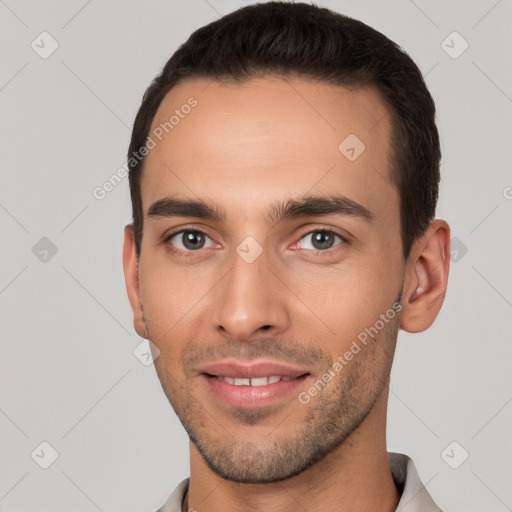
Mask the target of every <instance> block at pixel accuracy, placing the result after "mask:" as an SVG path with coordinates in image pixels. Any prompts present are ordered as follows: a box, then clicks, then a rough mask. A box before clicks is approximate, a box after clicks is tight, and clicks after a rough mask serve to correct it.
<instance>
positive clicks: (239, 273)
mask: <svg viewBox="0 0 512 512" xmlns="http://www.w3.org/2000/svg"><path fill="white" fill-rule="evenodd" d="M251 244H252V245H251ZM251 253H252V254H251ZM253 258H254V259H253ZM267 265H269V258H268V255H267V254H266V253H265V251H262V250H261V247H260V248H259V249H258V247H256V246H255V245H254V242H253V241H251V240H248V241H244V242H242V243H241V244H240V245H239V246H238V248H237V251H236V252H234V253H233V255H232V264H231V270H230V272H229V273H228V275H227V276H226V279H224V280H223V281H222V283H223V285H222V287H219V290H218V293H219V296H218V301H217V304H216V305H215V307H216V314H215V315H214V321H215V322H216V328H217V329H220V330H222V331H223V334H224V335H226V334H228V335H229V336H231V337H232V338H233V339H238V340H240V341H243V340H247V339H249V338H250V337H251V336H253V335H254V334H255V333H257V332H258V331H259V330H260V329H262V328H265V331H267V334H268V331H269V329H270V328H272V329H273V330H274V331H276V332H277V331H281V330H283V329H285V328H286V326H287V322H288V311H287V308H286V304H285V297H284V296H283V294H282V293H278V291H277V289H278V286H276V282H275V281H276V278H275V275H274V274H273V272H272V271H271V270H270V269H269V268H268V267H267Z"/></svg>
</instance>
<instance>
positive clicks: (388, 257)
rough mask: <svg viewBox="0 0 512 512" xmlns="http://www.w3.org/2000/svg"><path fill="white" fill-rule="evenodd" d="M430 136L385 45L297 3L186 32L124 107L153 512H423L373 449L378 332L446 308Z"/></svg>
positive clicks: (431, 129) (426, 111) (425, 105)
mask: <svg viewBox="0 0 512 512" xmlns="http://www.w3.org/2000/svg"><path fill="white" fill-rule="evenodd" d="M434 117H435V107H434V103H433V101H432V98H431V96H430V94H429V92H428V90H427V88H426V86H425V83H424V81H423V79H422V77H421V74H420V72H419V70H418V68H417V67H416V65H415V64H414V63H413V62H412V61H411V59H410V58H409V57H408V56H407V55H406V54H405V53H404V52H403V51H402V50H400V49H399V48H398V47H397V46H396V45H395V44H394V43H393V42H391V41H390V40H389V39H387V38H386V37H385V36H383V35H382V34H380V33H378V32H376V31H375V30H373V29H371V28H370V27H368V26H366V25H364V24H363V23H361V22H359V21H356V20H353V19H350V18H348V17H345V16H342V15H340V14H336V13H333V12H331V11H329V10H327V9H323V8H319V7H316V6H311V5H308V4H302V3H297V4H292V3H290V4H288V3H280V2H269V3H266V4H255V5H251V6H247V7H244V8H242V9H240V10H238V11H235V12H233V13H231V14H229V15H227V16H224V17H223V18H221V19H219V20H217V21H215V22H213V23H211V24H209V25H207V26H205V27H203V28H201V29H199V30H197V31H196V32H194V33H193V34H192V35H191V37H190V38H189V40H188V41H187V42H186V43H185V44H184V45H182V46H181V47H180V48H179V49H178V50H177V51H176V53H175V54H174V55H173V56H172V57H171V59H170V60H169V62H168V63H167V64H166V66H165V67H164V69H163V71H162V73H161V74H160V75H159V76H158V77H157V78H156V79H155V80H154V81H153V83H152V84H151V86H150V87H149V89H148V90H147V91H146V94H145V96H144V99H143V102H142V106H141V108H140V110H139V112H138V114H137V117H136V120H135V124H134V128H133V134H132V140H131V144H130V149H129V165H130V190H131V198H132V205H133V224H132V225H129V226H126V228H125V246H124V268H125V276H126V284H127V290H128V295H129V299H130V304H131V307H132V309H133V315H134V325H135V329H136V331H137V333H138V334H139V335H140V336H142V337H144V338H147V339H149V340H151V342H152V343H153V346H152V349H153V351H154V354H155V355H157V349H158V350H159V356H158V357H156V359H155V367H156V370H157V374H158V377H159V379H160V381H161V384H162V387H163V390H164V392H165V393H166V395H167V397H168V399H169V401H170V403H171V404H172V407H173V408H174V410H175V412H176V414H177V415H178V417H179V418H180V420H181V422H182V423H183V426H184V427H185V429H186V431H187V433H188V435H189V437H190V479H187V480H185V481H183V482H182V483H181V484H180V485H179V486H178V487H177V488H176V489H175V491H174V493H173V494H172V495H171V496H170V498H169V499H168V501H167V502H166V503H165V504H164V505H163V507H162V508H161V509H160V510H161V511H162V512H178V511H180V510H183V511H186V510H188V511H194V510H195V511H198V512H203V511H204V512H206V511H208V512H216V511H221V510H222V511H265V512H274V511H290V510H293V511H295V510H307V511H310V512H312V511H323V512H327V511H332V512H333V511H337V512H340V511H356V510H357V511H358V512H370V511H372V512H375V511H377V510H378V511H382V512H389V511H394V510H403V511H437V510H440V509H439V508H438V507H437V506H436V505H435V503H434V502H433V500H432V498H431V497H430V496H429V494H428V492H427V491H426V490H425V489H424V488H423V486H422V484H421V482H420V480H419V478H418V475H417V472H416V470H415V467H414V464H413V462H412V460H411V459H409V458H408V457H407V456H405V455H402V454H392V453H390V454H388V452H387V450H386V436H385V432H386V408H387V399H388V391H389V390H388V385H389V376H390V371H391V365H392V360H393V355H394V350H395V344H396V339H397V334H398V331H399V329H403V330H405V331H408V332H420V331H423V330H425V329H427V328H428V327H429V326H430V325H431V324H432V323H433V322H434V320H435V318H436V316H437V314H438V312H439V310H440V308H441V305H442V302H443V299H444V295H445V292H446V285H447V278H448V268H449V258H448V255H449V237H450V234H449V226H448V225H447V224H446V222H444V221H442V220H436V219H434V215H435V208H436V202H437V196H438V183H439V161H440V149H439V138H438V132H437V129H436V125H435V121H434Z"/></svg>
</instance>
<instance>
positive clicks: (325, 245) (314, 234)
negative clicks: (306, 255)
mask: <svg viewBox="0 0 512 512" xmlns="http://www.w3.org/2000/svg"><path fill="white" fill-rule="evenodd" d="M308 238H309V239H310V240H311V242H309V244H310V245H311V247H305V246H304V244H303V243H302V241H303V240H307V239H308ZM336 238H338V240H339V242H338V243H337V244H335V241H336ZM300 240H301V247H302V249H312V250H316V251H325V250H329V249H331V248H332V247H334V246H335V245H339V244H340V243H341V242H344V239H343V238H342V237H341V236H340V235H338V234H336V233H334V232H333V231H327V230H318V231H311V232H310V233H308V234H306V235H304V236H303V237H302V238H301V239H300Z"/></svg>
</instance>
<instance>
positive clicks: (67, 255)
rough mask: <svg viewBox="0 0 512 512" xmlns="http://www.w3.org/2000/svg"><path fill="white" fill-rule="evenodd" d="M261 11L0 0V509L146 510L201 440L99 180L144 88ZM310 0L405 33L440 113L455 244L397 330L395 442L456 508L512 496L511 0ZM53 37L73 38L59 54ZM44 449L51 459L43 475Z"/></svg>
mask: <svg viewBox="0 0 512 512" xmlns="http://www.w3.org/2000/svg"><path fill="white" fill-rule="evenodd" d="M247 3H250V2H243V3H241V2H240V1H239V0H238V1H235V0H233V1H231V0H208V1H207V0H188V1H186V2H185V1H176V2H169V1H167V2H163V1H157V0H151V1H144V2H142V1H133V2H121V1H112V0H111V1H103V2H100V1H99V0H92V1H91V0H89V1H84V0H73V1H67V2H63V1H61V2H58V1H46V2H36V1H35V0H33V1H15V0H0V45H1V63H0V109H1V117H0V130H1V131H0V141H1V142H0V151H1V154H0V166H1V171H0V172H1V188H0V226H1V247H2V251H1V253H0V263H1V264H0V315H1V319H0V321H1V323H0V325H1V354H0V379H1V385H0V461H1V462H0V510H2V511H13V512H21V511H24V512H25V511H45V510H47V511H49V510H52V511H54V512H60V511H69V510H74V511H84V512H88V511H95V510H101V511H105V512H106V511H121V510H123V511H148V512H151V511H154V510H155V509H156V508H157V507H158V506H159V505H161V504H162V503H163V501H164V500H165V499H166V498H167V496H168V495H169V494H170V492H171V491H172V490H173V489H174V487H175V485H176V484H177V483H178V482H179V481H180V480H181V479H182V478H185V477H186V476H188V439H187V436H186V434H185V432H184V430H183V429H182V427H181V425H180V423H179V421H178V420H177V418H176V417H175V415H174V413H173V412H172V409H171V407H170V405H169V404H168V402H167V400H166V398H165V396H164V394H163V392H162V390H161V388H160V384H159V382H158V380H157V377H156V374H155V371H154V368H153V366H152V365H149V366H145V365H144V364H143V363H142V362H141V361H140V360H139V359H138V358H137V357H135V355H134V350H136V349H137V347H138V346H139V344H140V343H141V340H140V338H139V337H138V336H137V335H136V333H135V332H134V330H133V327H132V318H131V310H130V308H129V304H128V300H127V298H126V293H125V286H124V279H123V274H122V262H121V248H122V228H123V226H124V225H125V224H126V223H128V222H129V221H130V220H131V219H130V203H129V193H128V181H127V179H125V180H123V182H122V183H121V184H119V185H118V186H117V187H115V188H114V190H112V191H111V192H110V193H108V194H107V196H106V197H105V198H104V199H103V200H98V199H95V197H94V196H93V193H92V192H93V190H94V188H95V187H97V186H101V185H102V184H103V183H104V182H105V181H106V180H107V179H108V178H109V177H110V176H111V175H112V174H114V173H115V172H116V171H117V170H118V169H119V168H120V167H121V166H122V165H123V164H124V162H125V153H126V150H127V145H128V141H129V136H130V128H131V124H132V122H133V119H134V116H135V113H136V111H137V109H138V107H139V105H140V100H141V97H142V94H143V92H144V90H145V88H146V86H147V85H148V84H149V82H150V80H151V79H152V78H153V77H154V75H155V74H157V72H158V71H159V70H160V68H161V66H162V65H163V64H164V62H165V61H166V60H167V59H168V58H169V57H170V55H171V54H172V53H173V51H174V50H175V49H176V48H177V46H178V45H179V44H180V43H182V42H183V41H184V40H185V39H186V38H187V37H188V35H189V34H190V33H191V31H193V30H194V29H196V28H198V27H199V26H201V25H203V24H205V23H207V22H210V21H212V20H214V19H216V18H218V17H219V16H220V15H221V14H225V13H228V12H230V11H231V10H233V9H235V8H237V7H239V6H240V5H243V4H247ZM318 4H319V5H324V6H327V7H330V8H332V9H334V10H338V11H340V12H343V13H346V14H349V15H351V16H353V17H356V18H359V19H361V20H363V21H364V22H366V23H368V24H370V25H372V26H374V27H375V28H377V29H378V30H381V31H382V32H384V33H385V34H386V35H388V36H389V37H390V38H392V39H393V40H395V41H396V42H397V43H399V44H400V45H401V46H403V47H404V48H405V49H406V50H407V51H408V52H409V53H410V55H411V56H412V57H413V59H415V60H416V62H417V63H418V65H419V67H420V68H421V70H422V71H423V73H424V74H425V75H426V80H427V83H428V86H429V88H430V90H431V92H432V94H433V96H434V98H435V100H436V104H437V107H438V112H439V115H438V120H439V128H440V131H441V136H442V149H443V166H442V173H443V181H442V188H441V197H440V203H439V209H438V217H441V218H444V219H446V220H447V221H448V222H449V223H450V224H451V227H452V235H453V236H454V237H456V240H454V241H453V248H454V249H455V250H456V252H453V253H452V261H453V264H452V268H451V274H450V284H449V290H448V294H447V297H446V301H445V305H444V308H443V309H442V312H441V314H440V316H439V317H438V319H437V321H436V323H435V324H434V325H433V326H432V328H430V329H429V330H428V331H426V332H425V333H421V334H415V335H409V334H406V333H401V334H400V337H399V347H398V351H397V357H396V360H395V364H394V369H393V376H392V383H391V395H390V404H389V421H388V442H389V449H390V450H393V451H399V452H403V453H407V454H409V455H410V456H412V457H413V459H414V460H415V462H416V465H417V468H418V470H419V473H420V476H421V478H422V480H423V482H424V483H425V484H426V486H427V488H428V490H429V492H430V493H431V494H432V495H433V497H434V499H435V500H436V501H437V502H438V504H439V505H440V506H441V507H442V508H443V509H445V510H446V511H453V512H462V511H465V512H468V511H475V512H476V511H484V510H485V511H486V512H490V511H496V512H501V511H506V510H512V487H511V485H510V483H511V476H512V439H511V435H510V432H511V431H512V404H511V401H512V382H511V379H510V368H511V362H512V344H511V343H510V333H511V327H512V314H511V313H512V272H511V265H510V255H511V253H512V230H511V229H510V228H511V222H510V220H511V219H512V200H511V198H512V188H510V187H512V173H511V170H510V169H511V167H510V164H511V160H512V158H511V157H512V151H511V125H512V116H511V113H512V99H511V97H512V76H511V73H510V57H511V53H512V52H511V30H510V26H511V23H512V2H511V1H510V0H501V1H496V0H482V1H472V2H467V1H464V2H463V1H462V0H461V1H459V2H456V1H450V2H448V1H436V2H427V1H422V0H415V1H414V2H413V1H412V0H411V1H409V0H395V1H387V2H379V1H377V0H372V1H370V0H366V1H361V0H357V1H355V0H352V1H341V0H339V1H319V2H318ZM43 31H47V32H48V33H49V34H51V37H52V38H53V39H54V40H56V41H57V42H58V45H59V46H58V48H57V50H56V51H55V52H54V53H53V54H52V55H50V56H48V57H47V58H42V57H41V56H40V54H41V53H42V52H43V53H44V51H46V52H47V51H49V50H50V49H51V44H52V40H51V39H50V38H49V36H40V34H41V32H43ZM454 31H456V32H458V34H460V36H458V35H453V34H452V33H453V32H454ZM461 37H462V38H463V39H461ZM33 41H34V45H38V46H36V48H37V52H36V51H35V49H33V48H32V47H31V44H32V42H33ZM443 41H445V42H444V43H443ZM464 41H467V43H468V44H469V47H468V48H467V50H466V51H465V52H464V53H462V54H461V55H457V54H458V53H459V52H460V51H461V50H462V49H463V48H464V46H465V44H464ZM38 52H39V53H38ZM450 54H451V55H450ZM454 56H456V57H457V58H454ZM507 187H508V188H507ZM43 237H46V238H47V239H49V240H50V241H51V243H50V242H49V241H48V240H46V239H45V240H42V241H41V239H42V238H43ZM34 246H35V248H34ZM52 248H53V252H54V251H55V248H56V249H57V252H56V253H55V254H53V252H52ZM44 251H48V252H46V253H45V252H44ZM139 351H141V352H137V353H139V354H141V353H144V350H143V347H142V348H139ZM141 359H143V360H144V358H143V357H141ZM454 441H455V442H456V443H458V444H455V445H454V444H451V443H452V442H454ZM42 442H47V443H49V444H50V445H51V446H52V447H53V449H54V450H55V451H56V452H57V453H58V457H57V459H56V460H55V461H54V462H53V464H51V465H50V467H48V469H43V468H42V467H40V466H41V465H45V464H48V463H49V462H52V449H51V448H49V447H48V446H47V445H42V446H41V443H42ZM466 452H467V453H468V454H469V456H468V458H467V460H465V461H464V457H465V453H466ZM31 454H32V455H31ZM450 465H451V466H458V467H457V469H453V467H451V466H450Z"/></svg>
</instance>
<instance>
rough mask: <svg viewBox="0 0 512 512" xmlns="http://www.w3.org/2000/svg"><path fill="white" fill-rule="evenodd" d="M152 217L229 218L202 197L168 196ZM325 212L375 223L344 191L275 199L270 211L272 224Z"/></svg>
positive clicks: (153, 208) (155, 207)
mask: <svg viewBox="0 0 512 512" xmlns="http://www.w3.org/2000/svg"><path fill="white" fill-rule="evenodd" d="M147 214H148V216H149V217H197V218H201V219H207V220H215V221H219V222H225V220H226V214H225V212H224V211H223V210H221V209H220V208H218V206H217V205H216V204H214V203H211V202H208V201H205V200H202V199H197V200H196V199H180V198H176V197H164V198H162V199H158V200H157V201H155V202H154V203H153V204H152V205H151V206H150V207H149V208H148V213H147ZM321 215H341V216H348V217H355V218H358V219H360V220H363V221H365V222H368V223H371V222H372V221H373V220H374V215H373V213H372V212H371V211H370V210H368V209H367V208H365V207H364V206H363V205H361V204H359V203H356V202H355V201H352V200H351V199H348V198H347V197H344V196H341V195H329V196H324V195H322V196H305V197H302V198H298V199H288V200H286V201H281V202H276V203H274V204H273V205H272V206H271V208H270V210H269V213H268V215H267V220H268V222H269V223H271V224H277V223H279V222H282V221H284V220H288V219H297V218H301V217H314V216H321Z"/></svg>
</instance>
